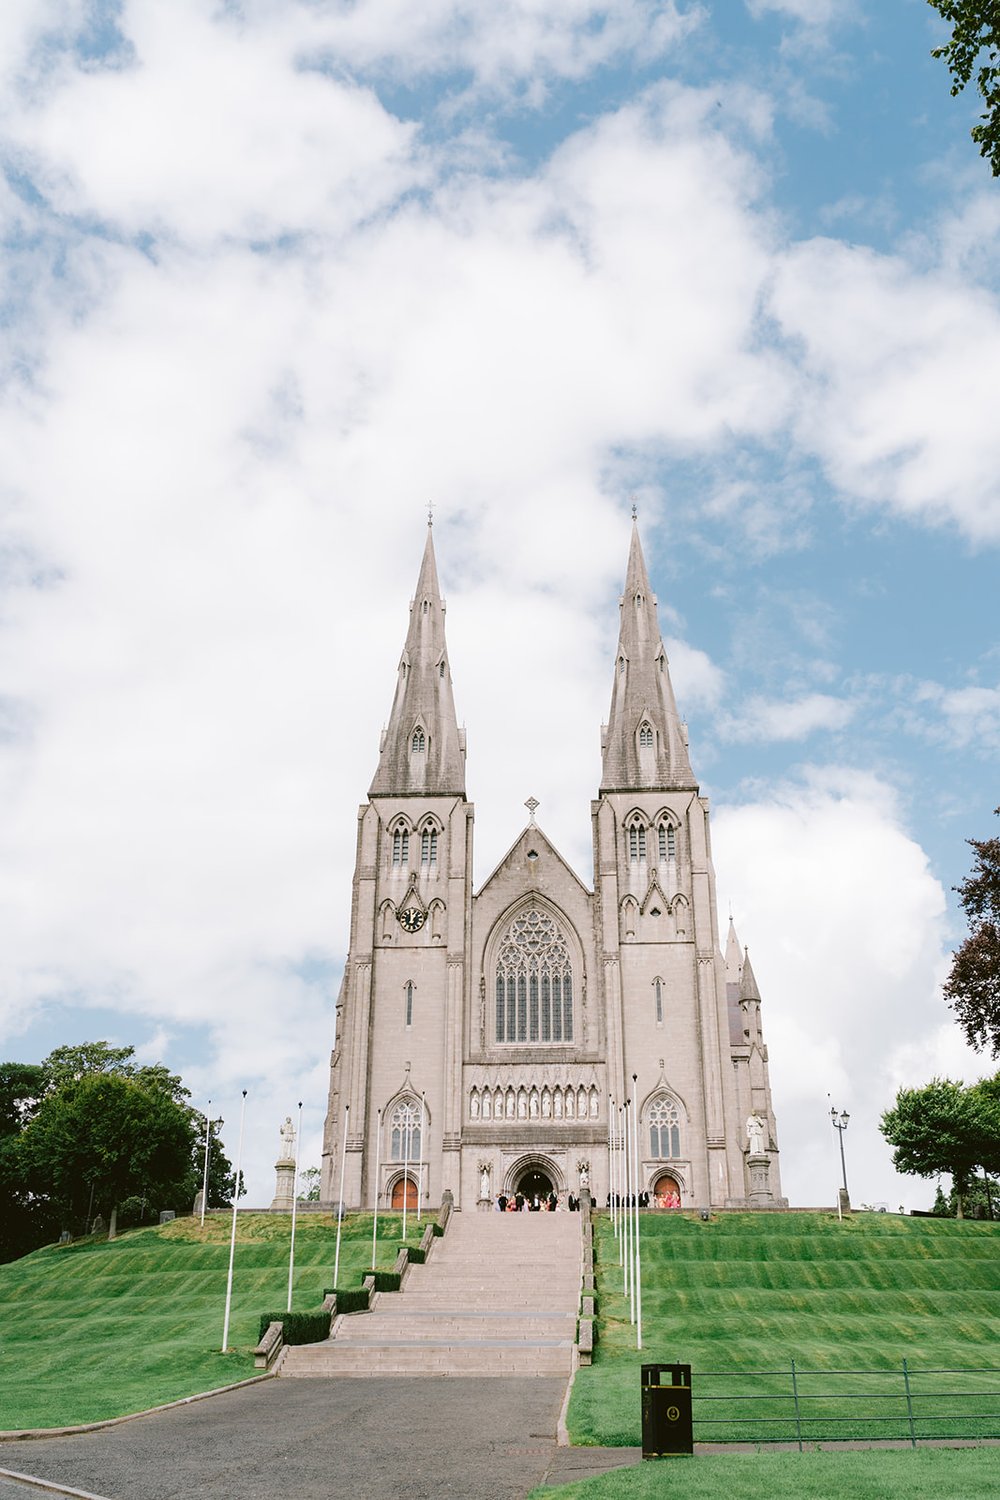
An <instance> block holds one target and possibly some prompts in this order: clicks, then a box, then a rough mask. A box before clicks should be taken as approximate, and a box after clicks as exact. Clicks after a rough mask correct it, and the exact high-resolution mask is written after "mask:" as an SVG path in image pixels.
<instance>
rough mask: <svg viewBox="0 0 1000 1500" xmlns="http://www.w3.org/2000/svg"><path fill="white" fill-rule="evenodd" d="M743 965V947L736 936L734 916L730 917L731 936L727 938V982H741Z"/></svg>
mask: <svg viewBox="0 0 1000 1500" xmlns="http://www.w3.org/2000/svg"><path fill="white" fill-rule="evenodd" d="M742 967H743V949H742V948H741V947H740V940H739V938H738V937H737V936H736V927H735V924H734V923H733V919H732V917H730V918H729V936H728V937H727V938H726V983H727V984H739V982H740V969H741V968H742Z"/></svg>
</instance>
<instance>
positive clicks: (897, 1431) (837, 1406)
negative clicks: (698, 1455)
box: [691, 1359, 1000, 1450]
mask: <svg viewBox="0 0 1000 1500" xmlns="http://www.w3.org/2000/svg"><path fill="white" fill-rule="evenodd" d="M748 1381H753V1382H754V1384H755V1388H754V1389H753V1390H752V1391H748V1390H747V1383H748ZM691 1383H692V1395H693V1407H694V1428H695V1437H696V1439H698V1440H699V1441H702V1442H712V1441H716V1442H735V1441H743V1442H747V1441H749V1442H763V1443H777V1442H797V1443H798V1446H799V1449H800V1450H801V1449H802V1447H803V1444H804V1443H807V1442H809V1443H814V1442H820V1441H822V1440H826V1441H840V1442H843V1441H845V1440H858V1439H860V1440H868V1441H871V1440H873V1439H875V1440H886V1439H896V1440H899V1439H902V1440H903V1441H906V1440H908V1441H909V1442H910V1444H911V1446H912V1447H914V1448H915V1447H916V1446H917V1444H918V1443H920V1442H927V1441H929V1440H931V1439H934V1438H942V1437H945V1438H984V1437H1000V1369H992V1368H982V1367H978V1366H966V1367H964V1368H953V1369H943V1368H940V1367H938V1366H933V1367H931V1366H927V1367H921V1366H919V1365H914V1364H912V1363H911V1362H910V1361H909V1360H905V1359H904V1360H903V1361H902V1364H901V1365H895V1366H890V1367H887V1368H885V1369H881V1370H809V1369H804V1368H802V1367H800V1366H799V1365H797V1364H796V1363H795V1361H794V1360H790V1361H789V1363H788V1366H787V1367H785V1368H783V1369H777V1370H776V1369H770V1370H701V1371H695V1372H694V1373H693V1375H692V1382H691ZM703 1412H704V1415H702V1413H703Z"/></svg>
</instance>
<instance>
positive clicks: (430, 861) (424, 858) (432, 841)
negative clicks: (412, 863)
mask: <svg viewBox="0 0 1000 1500" xmlns="http://www.w3.org/2000/svg"><path fill="white" fill-rule="evenodd" d="M437 862H438V835H437V829H436V828H422V829H421V830H420V863H421V864H422V865H424V866H429V865H436V864H437Z"/></svg>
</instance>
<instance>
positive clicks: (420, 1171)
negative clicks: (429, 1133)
mask: <svg viewBox="0 0 1000 1500" xmlns="http://www.w3.org/2000/svg"><path fill="white" fill-rule="evenodd" d="M426 1098H427V1092H426V1090H425V1089H421V1091H420V1160H419V1161H418V1162H417V1223H418V1224H419V1223H420V1201H421V1198H422V1196H423V1192H422V1190H423V1186H424V1104H425V1101H426Z"/></svg>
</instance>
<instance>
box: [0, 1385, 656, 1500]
mask: <svg viewBox="0 0 1000 1500" xmlns="http://www.w3.org/2000/svg"><path fill="white" fill-rule="evenodd" d="M565 1390H566V1386H565V1382H564V1381H563V1380H559V1379H548V1378H544V1377H531V1378H518V1377H513V1376H506V1377H504V1378H503V1379H456V1378H453V1377H449V1378H447V1379H445V1378H436V1377H433V1376H422V1377H421V1378H420V1379H402V1378H395V1377H387V1378H380V1379H377V1380H376V1379H369V1380H365V1379H361V1380H349V1379H325V1378H323V1379H315V1380H312V1379H294V1380H268V1381H264V1382H262V1383H261V1384H259V1385H252V1386H247V1387H245V1388H244V1389H243V1390H235V1391H228V1392H226V1393H225V1394H223V1395H220V1396H214V1397H212V1398H211V1399H209V1400H207V1401H198V1402H194V1403H192V1404H191V1405H189V1406H182V1407H176V1408H174V1409H172V1410H169V1411H163V1412H157V1413H155V1414H151V1415H149V1416H145V1417H137V1418H136V1419H135V1420H134V1421H130V1422H123V1423H121V1424H120V1425H118V1426H114V1427H106V1428H103V1429H102V1430H100V1431H99V1432H89V1433H80V1434H75V1435H68V1436H66V1437H58V1438H35V1439H31V1440H24V1441H14V1442H5V1443H3V1444H0V1468H2V1469H8V1470H17V1471H19V1472H20V1473H22V1474H31V1475H36V1476H38V1477H40V1478H42V1479H45V1480H48V1481H49V1482H51V1483H54V1484H63V1485H66V1486H72V1487H75V1488H76V1489H82V1490H88V1491H90V1492H91V1493H92V1494H94V1495H97V1496H102V1497H106V1500H275V1497H277V1496H281V1497H284V1500H340V1497H341V1496H343V1497H345V1500H348V1497H349V1500H401V1497H405V1500H448V1497H452V1496H453V1497H456V1500H469V1497H473V1496H474V1497H476V1500H523V1497H524V1496H525V1495H526V1494H527V1493H528V1491H529V1490H531V1489H533V1488H534V1486H535V1485H538V1484H541V1483H542V1482H543V1480H547V1481H548V1482H549V1483H555V1484H559V1483H565V1482H567V1481H568V1480H569V1479H571V1478H582V1477H584V1476H583V1474H582V1473H581V1472H580V1468H578V1467H577V1465H578V1464H579V1465H581V1466H582V1465H583V1464H584V1463H585V1464H587V1470H586V1472H588V1473H594V1472H599V1471H601V1470H603V1469H604V1468H606V1467H608V1466H609V1462H617V1463H619V1464H620V1463H627V1462H629V1460H630V1458H631V1457H632V1455H631V1454H630V1453H628V1452H627V1451H626V1452H621V1450H619V1454H620V1456H616V1455H608V1457H605V1456H604V1454H605V1453H606V1451H607V1450H594V1449H590V1450H586V1449H583V1450H581V1449H568V1450H567V1449H565V1448H563V1449H559V1448H557V1446H556V1423H557V1421H558V1417H559V1409H560V1407H561V1405H562V1401H563V1396H564V1394H565ZM588 1452H589V1455H590V1456H589V1459H584V1458H583V1455H584V1454H587V1453H588ZM571 1455H572V1456H571ZM632 1461H634V1459H633V1460H632ZM5 1493H11V1494H13V1493H15V1491H14V1490H11V1491H8V1492H5V1491H4V1490H3V1489H0V1497H3V1496H4V1495H5ZM16 1493H18V1494H21V1493H25V1494H26V1493H28V1491H27V1490H24V1491H22V1488H21V1486H17V1489H16ZM34 1493H35V1494H36V1495H42V1494H44V1491H40V1490H34Z"/></svg>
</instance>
